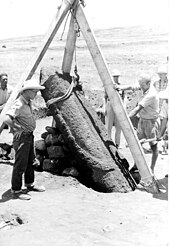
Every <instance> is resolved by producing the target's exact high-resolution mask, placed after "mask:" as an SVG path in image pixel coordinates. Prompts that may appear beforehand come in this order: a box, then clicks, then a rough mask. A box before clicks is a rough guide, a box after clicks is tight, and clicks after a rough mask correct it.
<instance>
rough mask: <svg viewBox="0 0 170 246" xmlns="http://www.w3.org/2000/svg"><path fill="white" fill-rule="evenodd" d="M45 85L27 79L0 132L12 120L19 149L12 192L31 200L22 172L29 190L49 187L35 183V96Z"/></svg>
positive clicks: (0, 126) (16, 195)
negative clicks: (23, 182) (33, 106)
mask: <svg viewBox="0 0 170 246" xmlns="http://www.w3.org/2000/svg"><path fill="white" fill-rule="evenodd" d="M43 89H44V86H41V85H39V83H38V81H37V80H35V79H31V80H27V81H25V82H24V84H23V86H22V89H21V90H20V95H19V97H18V98H17V99H16V100H15V102H14V104H13V105H12V107H11V108H10V109H9V110H8V111H7V112H6V114H5V115H3V116H2V122H1V125H0V133H1V132H2V130H3V128H2V125H3V123H5V124H8V126H9V127H10V128H11V132H12V133H13V147H14V150H15V162H14V166H13V172H12V181H11V184H12V187H11V192H12V195H13V198H19V199H22V200H30V199H31V196H30V195H29V194H27V193H24V192H23V191H22V176H23V174H24V181H25V186H26V187H27V190H28V191H39V192H41V191H45V188H44V187H43V186H36V185H35V184H34V179H35V177H34V168H33V162H34V159H35V153H34V136H33V131H34V130H35V127H36V121H35V119H34V117H33V113H32V106H31V100H33V99H34V98H35V96H36V95H37V92H38V91H39V90H43Z"/></svg>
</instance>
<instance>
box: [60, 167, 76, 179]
mask: <svg viewBox="0 0 170 246" xmlns="http://www.w3.org/2000/svg"><path fill="white" fill-rule="evenodd" d="M62 175H64V176H72V177H78V176H79V172H78V171H77V169H76V168H75V167H70V168H66V169H64V171H63V172H62Z"/></svg>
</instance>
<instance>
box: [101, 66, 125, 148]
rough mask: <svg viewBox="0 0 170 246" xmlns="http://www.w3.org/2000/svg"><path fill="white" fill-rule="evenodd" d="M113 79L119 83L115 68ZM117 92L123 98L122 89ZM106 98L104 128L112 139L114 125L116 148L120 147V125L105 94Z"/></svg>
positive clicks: (117, 71)
mask: <svg viewBox="0 0 170 246" xmlns="http://www.w3.org/2000/svg"><path fill="white" fill-rule="evenodd" d="M112 76H113V80H114V82H115V83H116V84H117V85H120V82H119V78H120V71H119V70H117V69H115V70H113V73H112ZM119 94H120V96H121V98H122V100H124V91H122V90H119ZM105 100H106V102H105V103H106V115H105V122H106V128H107V133H108V136H109V138H110V139H112V127H113V126H115V144H116V147H117V148H120V140H121V127H120V124H119V121H118V120H117V117H116V115H115V113H114V111H113V109H112V106H111V103H110V100H109V99H108V97H107V95H106V96H105Z"/></svg>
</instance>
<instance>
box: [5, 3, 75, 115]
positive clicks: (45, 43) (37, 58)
mask: <svg viewBox="0 0 170 246" xmlns="http://www.w3.org/2000/svg"><path fill="white" fill-rule="evenodd" d="M74 1H75V0H64V1H63V3H62V5H61V6H59V7H58V11H57V14H56V16H55V17H54V19H53V21H52V23H51V25H50V27H49V29H48V31H47V33H46V35H45V37H44V39H43V40H42V43H41V44H40V46H39V47H38V48H37V50H36V52H35V54H34V55H33V57H32V59H31V60H30V62H29V64H28V66H27V67H26V69H25V70H24V73H23V74H22V76H21V78H20V80H19V81H18V83H17V85H16V87H15V88H14V90H13V92H12V93H11V96H10V98H9V99H8V101H7V103H6V105H5V107H4V108H3V110H2V112H1V115H4V114H5V113H6V111H7V110H8V109H10V107H11V105H12V104H13V102H14V100H15V99H16V98H17V96H18V93H19V90H20V89H21V86H22V84H23V82H24V81H25V80H28V79H31V78H32V76H33V74H34V72H35V70H36V69H37V67H38V65H39V63H40V62H41V60H42V58H43V56H44V54H45V52H46V51H47V49H48V47H49V45H50V44H51V42H52V40H53V38H54V36H55V34H56V32H57V30H58V29H59V27H60V25H61V23H62V21H63V19H64V18H65V16H66V14H67V13H68V11H69V9H70V8H71V7H72V5H73V3H74Z"/></svg>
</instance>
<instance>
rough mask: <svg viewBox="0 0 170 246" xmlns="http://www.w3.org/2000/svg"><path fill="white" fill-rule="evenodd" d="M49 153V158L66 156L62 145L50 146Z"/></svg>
mask: <svg viewBox="0 0 170 246" xmlns="http://www.w3.org/2000/svg"><path fill="white" fill-rule="evenodd" d="M47 153H48V156H49V159H58V158H63V157H64V156H65V154H64V151H63V149H62V147H61V146H50V147H47Z"/></svg>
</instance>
